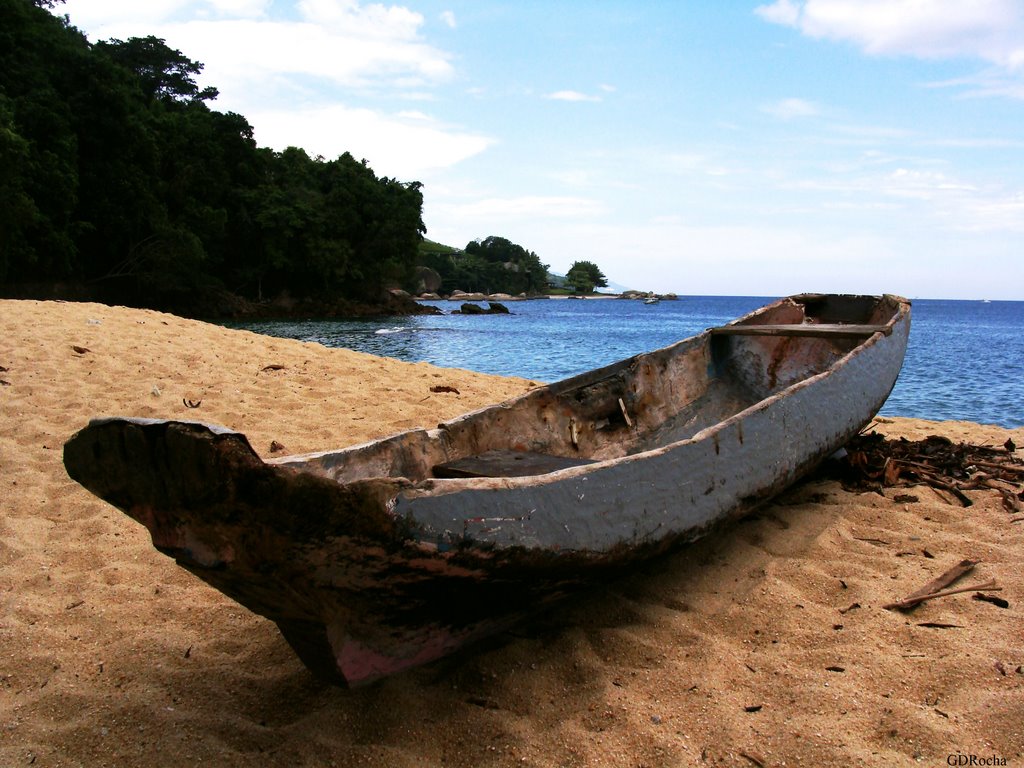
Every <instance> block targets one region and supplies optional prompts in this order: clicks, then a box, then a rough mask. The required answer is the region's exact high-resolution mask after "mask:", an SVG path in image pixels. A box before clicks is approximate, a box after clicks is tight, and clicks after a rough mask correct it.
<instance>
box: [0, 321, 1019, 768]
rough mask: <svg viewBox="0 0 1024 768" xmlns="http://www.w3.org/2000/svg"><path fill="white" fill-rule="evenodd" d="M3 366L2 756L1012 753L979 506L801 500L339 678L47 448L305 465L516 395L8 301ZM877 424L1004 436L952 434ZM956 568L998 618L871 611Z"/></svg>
mask: <svg viewBox="0 0 1024 768" xmlns="http://www.w3.org/2000/svg"><path fill="white" fill-rule="evenodd" d="M80 350H85V351H80ZM0 368H4V369H6V370H2V371H0V381H3V382H4V383H3V384H0V601H2V611H0V659H2V663H0V765H2V766H30V765H32V766H59V765H60V766H79V765H81V766H90V767H91V766H182V765H189V766H192V765H199V764H205V765H215V766H253V765H259V766H331V765H337V766H347V765H376V766H423V765H427V766H430V765H453V766H478V765H493V766H589V765H600V766H649V767H651V768H653V767H654V766H680V765H698V766H700V765H716V766H717V765H722V766H744V767H745V768H749V767H750V766H757V765H764V766H781V765H789V766H793V765H808V766H810V765H844V766H845V765H868V766H874V765H886V766H899V765H933V766H942V765H947V764H948V763H947V757H948V756H949V755H954V759H955V756H956V755H957V753H961V754H963V755H966V756H970V755H976V756H977V757H978V758H982V759H991V758H996V759H997V761H998V760H999V759H1005V761H1006V763H1005V764H1007V765H1024V672H1022V671H1021V665H1022V664H1024V619H1022V612H1021V606H1022V600H1024V569H1022V568H1021V562H1022V560H1024V547H1022V544H1024V523H1022V522H1013V520H1015V518H1014V517H1013V516H1012V515H1010V514H1008V513H1007V512H1006V511H1005V510H1004V509H1003V508H1002V506H1001V504H1000V499H999V496H998V495H997V494H996V493H995V492H994V491H969V492H968V495H969V496H970V497H971V498H972V499H973V500H974V502H975V503H974V505H973V506H972V507H970V508H967V509H964V508H962V507H960V506H959V505H955V504H951V503H950V502H949V499H948V498H945V497H943V496H942V495H941V494H940V493H939V492H937V491H934V490H932V489H930V488H918V489H915V490H914V491H912V493H913V494H914V495H915V496H917V497H918V499H919V501H918V502H916V503H897V502H895V501H893V500H892V497H893V496H894V495H895V493H896V491H892V492H890V491H887V492H886V495H885V496H882V495H878V494H874V493H862V494H861V493H853V492H847V491H844V490H843V489H842V488H841V487H840V486H839V485H838V484H837V483H835V482H833V481H824V480H817V481H813V482H809V483H805V484H802V485H800V486H798V487H797V488H795V489H793V490H791V491H789V492H788V493H787V494H785V495H784V496H783V497H782V498H781V499H779V500H778V501H776V502H775V503H774V504H772V505H770V506H768V507H766V508H764V509H762V510H761V511H760V512H759V513H758V514H757V515H755V516H754V517H752V518H749V519H748V520H746V521H743V522H741V523H738V524H736V525H733V526H731V527H728V528H725V529H722V530H720V531H718V532H716V533H715V534H713V535H712V536H710V537H708V538H706V539H704V540H702V541H701V542H698V543H697V544H695V545H693V546H690V547H688V548H686V549H684V550H683V551H681V552H679V553H677V554H675V555H672V556H670V557H667V558H665V559H663V560H661V561H658V562H657V563H656V564H654V565H652V566H650V567H648V568H646V569H644V570H643V571H641V572H638V573H636V574H634V575H632V576H630V577H629V578H627V579H625V580H623V581H621V582H619V583H617V584H615V585H614V586H612V587H610V588H608V589H606V590H604V591H602V592H600V593H598V594H592V595H588V596H586V597H584V598H582V599H580V600H578V601H576V602H574V603H572V604H569V605H565V606H562V607H561V609H559V610H557V611H555V612H552V613H549V614H547V615H544V616H541V617H539V618H538V619H537V620H536V621H534V622H532V623H530V624H528V625H526V626H524V627H521V628H520V629H518V630H516V631H515V632H514V633H512V634H508V635H505V636H502V637H499V638H496V639H494V640H493V641H488V642H486V643H484V644H483V645H481V646H478V647H477V648H474V649H472V650H470V651H468V652H465V653H462V654H460V655H458V656H456V657H453V658H451V659H447V660H444V661H441V662H439V663H436V664H433V665H430V666H427V667H424V668H421V669H418V670H414V671H412V672H410V673H406V674H403V675H399V676H397V677H394V678H390V679H388V680H385V681H383V682H381V683H379V684H377V685H374V686H372V687H370V688H368V689H363V690H358V691H346V690H342V689H338V688H333V687H330V686H327V685H324V684H322V683H320V682H318V681H317V680H316V679H314V678H313V677H311V676H310V674H309V673H308V672H307V671H306V669H305V668H304V667H303V666H302V665H301V664H300V663H299V661H298V660H297V659H296V657H295V656H294V655H293V654H292V652H291V650H290V649H289V648H288V646H287V645H286V643H285V642H284V640H283V639H282V638H281V637H280V635H279V634H278V632H277V629H276V627H275V626H274V625H273V624H272V623H270V622H269V621H267V620H265V619H263V618H261V617H258V616H255V615H253V614H251V613H250V612H248V611H247V610H246V609H244V608H242V607H241V606H239V605H237V604H236V603H234V602H232V601H231V600H229V599H228V598H227V597H225V596H223V595H222V594H220V593H219V592H217V591H215V590H213V589H211V588H209V587H207V586H205V585H204V584H203V583H201V582H200V581H198V580H197V579H195V578H194V577H192V576H191V575H189V574H188V573H186V572H185V571H183V570H181V569H180V568H178V567H177V566H176V565H175V564H174V563H173V562H172V561H171V560H170V559H168V558H166V557H164V556H162V555H160V554H159V553H157V552H156V551H155V550H154V549H153V548H152V546H151V545H150V542H149V537H148V534H147V533H146V532H145V530H144V529H143V528H142V527H141V526H139V525H138V524H136V523H135V522H134V521H132V520H130V519H129V518H127V517H126V516H124V515H122V514H121V513H120V512H118V511H117V510H116V509H114V508H112V507H110V506H108V505H106V504H104V503H103V502H101V501H99V500H98V499H96V498H94V497H93V496H91V495H90V494H88V493H87V492H86V491H85V490H83V489H82V488H80V487H79V486H78V485H76V484H75V483H73V482H72V481H71V480H70V479H68V477H67V475H66V474H65V472H64V470H63V465H62V463H61V448H62V445H63V443H64V441H65V440H66V439H67V438H68V437H69V436H70V435H71V434H72V433H73V432H74V431H76V430H77V429H79V428H81V427H82V426H84V425H85V424H86V422H87V421H88V420H89V419H90V418H92V417H95V416H101V415H131V416H147V417H156V418H187V419H198V420H202V421H209V422H213V423H219V424H224V425H226V426H228V427H231V428H233V429H236V430H238V431H240V432H243V433H245V434H246V435H248V437H249V439H250V441H251V442H252V444H253V447H254V448H255V449H256V450H257V451H258V452H259V453H260V454H261V455H263V456H269V455H270V446H271V443H272V442H273V441H276V442H278V443H280V444H281V445H283V446H284V447H285V450H286V452H290V453H300V452H306V451H314V450H323V449H328V448H336V447H341V446H345V445H350V444H353V443H357V442H362V441H365V440H369V439H373V438H376V437H379V436H382V435H385V434H389V433H393V432H396V431H399V430H402V429H407V428H410V427H414V426H431V425H433V424H436V423H437V422H438V421H441V420H444V419H448V418H451V417H453V416H455V415H457V414H460V413H463V412H466V411H469V410H472V409H474V408H477V407H480V406H483V405H486V404H489V403H493V402H498V401H500V400H503V399H506V398H508V397H511V396H513V395H516V394H518V393H520V392H522V391H524V390H525V389H526V388H527V387H528V386H530V383H529V382H527V381H524V380H521V379H506V378H497V377H492V376H485V375H482V374H476V373H471V372H468V371H461V370H451V369H440V368H435V367H432V366H430V365H426V364H422V363H421V364H416V365H412V364H407V363H400V362H397V361H393V360H387V359H382V358H377V357H372V356H369V355H363V354H358V353H355V352H350V351H346V350H337V349H327V348H324V347H322V346H319V345H316V344H305V343H300V342H295V341H287V340H281V339H273V338H269V337H264V336H260V335H257V334H252V333H247V332H242V331H232V330H226V329H224V328H221V327H218V326H214V325H208V324H204V323H200V322H195V321H191V320H184V319H181V318H178V317H174V316H171V315H165V314H160V313H157V312H148V311H138V310H128V309H123V308H111V307H106V306H101V305H97V304H66V303H58V302H33V301H0ZM438 385H442V386H445V387H451V388H454V389H457V390H458V393H457V394H456V393H454V392H437V393H435V392H431V391H430V388H431V387H435V386H438ZM183 401H189V402H191V403H193V404H195V403H197V402H198V403H199V406H198V407H197V408H194V409H192V408H188V407H187V406H186V404H185V403H184V402H183ZM200 401H201V402H200ZM881 429H882V430H884V431H885V432H887V433H888V434H891V435H906V436H907V437H920V436H924V435H927V434H932V433H938V434H944V435H947V436H949V437H951V438H952V439H954V440H966V441H970V442H976V443H981V442H990V443H994V444H1002V443H1003V442H1004V441H1005V440H1006V438H1007V437H1009V436H1012V437H1013V439H1014V440H1015V441H1016V443H1017V444H1018V445H1024V429H1017V430H1003V429H999V428H997V427H985V426H979V425H977V424H969V423H963V422H947V423H934V422H922V421H915V420H909V419H892V420H888V421H887V423H883V424H882V425H881ZM275 455H280V454H275ZM899 492H900V493H906V492H907V491H906V490H905V489H900V490H899ZM964 558H970V559H974V560H979V561H981V562H980V564H979V565H978V566H977V567H976V568H975V571H974V573H973V574H972V575H971V576H969V577H967V579H965V582H966V583H971V582H973V581H988V580H995V581H996V582H997V584H998V585H999V586H1000V587H1001V588H1002V591H1001V592H1000V593H999V594H1000V596H1002V597H1003V598H1005V599H1006V600H1007V601H1008V602H1009V608H1000V607H998V606H996V605H993V604H992V603H988V602H982V601H978V600H974V599H972V596H971V594H970V593H966V594H961V595H956V596H952V597H948V598H943V599H939V600H933V601H929V602H927V603H925V604H923V605H921V606H920V607H918V608H917V609H915V610H914V611H913V612H910V613H898V612H893V611H887V610H884V609H883V608H882V606H883V605H884V604H886V603H888V602H891V601H892V600H894V599H897V598H900V597H902V596H904V595H906V594H908V593H910V592H912V591H913V590H915V589H916V588H917V587H919V586H921V585H923V584H924V583H925V582H927V581H929V580H930V579H931V578H933V577H935V576H936V575H938V574H939V573H941V572H943V571H944V570H946V569H947V568H949V567H950V566H952V565H953V564H955V563H956V562H958V561H960V560H962V559H964ZM928 623H931V624H945V625H953V626H949V627H946V628H937V627H929V626H922V624H928ZM954 764H955V763H954ZM992 764H997V765H998V764H1000V763H999V762H995V763H992Z"/></svg>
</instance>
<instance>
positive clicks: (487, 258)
mask: <svg viewBox="0 0 1024 768" xmlns="http://www.w3.org/2000/svg"><path fill="white" fill-rule="evenodd" d="M419 263H420V264H421V265H423V266H426V267H430V268H431V269H433V270H434V271H435V272H437V273H438V274H439V275H440V276H441V292H442V293H451V292H452V291H453V290H456V289H458V290H463V291H468V292H470V293H476V292H479V293H488V294H490V293H508V294H512V295H519V294H521V293H525V294H526V295H528V296H535V295H538V294H542V293H545V292H546V291H547V287H548V265H547V264H542V263H541V261H540V258H539V257H538V256H537V254H536V253H534V252H533V251H528V250H526V249H525V248H524V247H523V246H521V245H516V244H515V243H513V242H511V241H509V240H507V239H506V238H504V237H498V236H496V235H491V236H489V237H486V238H483V239H481V240H473V241H472V242H469V243H467V244H466V247H465V248H464V249H462V250H461V251H460V250H458V249H456V248H451V247H449V246H444V245H440V244H439V243H432V242H430V241H424V243H423V245H421V246H420V256H419Z"/></svg>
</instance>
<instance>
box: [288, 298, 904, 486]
mask: <svg viewBox="0 0 1024 768" xmlns="http://www.w3.org/2000/svg"><path fill="white" fill-rule="evenodd" d="M900 306H901V305H900V300H899V299H898V298H897V297H891V296H882V297H874V296H836V295H817V294H814V295H811V294H808V295H803V296H795V297H790V298H787V299H782V300H780V301H777V302H775V303H774V304H770V305H768V306H766V307H763V308H761V309H759V310H757V311H755V312H753V313H751V314H749V315H746V316H745V317H742V318H740V319H739V320H736V321H734V322H732V323H730V324H728V325H725V326H721V327H719V328H712V329H708V331H706V332H705V333H702V334H700V335H698V336H694V337H692V338H689V339H685V340H683V341H680V342H677V343H676V344H673V345H671V346H669V347H665V348H663V349H659V350H656V351H654V352H649V353H645V354H641V355H637V356H635V357H632V358H628V359H626V360H622V361H620V362H617V363H613V364H612V365H609V366H605V367H603V368H599V369H596V370H593V371H588V372H587V373H583V374H580V375H578V376H574V377H572V378H569V379H565V380H563V381H559V382H556V383H553V384H549V385H546V386H543V387H538V388H536V389H533V390H531V391H529V392H527V393H525V394H524V395H522V396H520V397H518V398H515V399H513V400H510V401H507V402H505V403H501V404H498V405H494V406H489V407H487V408H484V409H481V410H478V411H474V412H472V413H468V414H465V415H463V416H460V417H458V418H456V419H453V420H451V421H447V422H444V423H442V424H439V425H438V426H437V428H435V429H430V430H425V429H418V430H412V431H409V432H404V433H401V434H398V435H395V436H393V437H389V438H385V439H383V440H380V441H376V442H373V443H367V444H365V445H361V446H354V447H351V448H346V449H343V450H339V451H330V452H324V453H317V454H307V455H304V456H293V457H285V458H282V459H277V460H273V461H272V463H275V464H280V465H286V466H294V467H296V468H302V469H304V470H307V471H313V472H316V473H318V474H324V475H327V476H329V477H331V478H332V479H334V480H336V481H338V482H352V481H355V480H362V479H368V478H373V477H404V478H407V479H409V480H410V481H412V482H414V483H415V482H420V481H424V480H428V479H431V478H459V477H463V478H472V477H519V476H532V475H542V474H547V473H550V472H555V471H558V470H561V469H565V468H567V467H573V466H579V465H583V464H588V463H592V462H598V461H604V460H608V459H615V458H620V457H623V456H628V455H633V454H637V453H642V452H645V451H649V450H653V449H656V448H660V447H663V446H666V445H670V444H672V443H675V442H679V441H681V440H686V439H688V438H691V437H693V436H694V435H696V434H697V433H698V432H700V431H701V430H704V429H706V428H707V427H710V426H713V425H714V424H717V423H719V422H722V421H724V420H725V419H727V418H729V417H730V416H733V415H734V414H736V413H739V412H740V411H742V410H744V409H746V408H749V407H750V406H753V405H755V404H757V403H758V402H760V401H762V400H764V399H765V398H768V397H771V396H772V395H774V394H776V393H777V392H780V391H782V390H784V389H786V388H787V387H790V386H792V385H794V384H796V383H798V382H800V381H803V380H805V379H807V378H809V377H811V376H814V375H816V374H818V373H821V372H823V371H826V370H828V369H829V368H830V367H831V366H832V365H834V364H835V363H836V362H837V361H838V360H840V359H841V358H843V357H844V356H845V355H847V354H849V353H850V352H851V351H853V350H854V349H855V348H856V347H857V346H858V345H860V344H862V343H863V342H864V341H865V340H867V339H869V338H870V337H871V336H873V335H874V334H876V333H882V334H888V333H891V331H892V326H893V324H894V323H895V321H896V319H897V316H898V314H899V309H900Z"/></svg>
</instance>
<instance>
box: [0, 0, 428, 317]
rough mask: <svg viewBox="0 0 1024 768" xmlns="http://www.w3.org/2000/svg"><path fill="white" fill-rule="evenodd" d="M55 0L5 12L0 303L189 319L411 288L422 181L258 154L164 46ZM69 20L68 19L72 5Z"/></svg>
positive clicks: (245, 127)
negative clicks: (83, 22)
mask: <svg viewBox="0 0 1024 768" xmlns="http://www.w3.org/2000/svg"><path fill="white" fill-rule="evenodd" d="M58 2H59V0H34V1H32V2H30V0H0V200H2V201H3V205H0V290H2V291H3V293H5V294H6V295H26V294H29V293H30V292H31V291H32V290H35V291H37V292H44V291H45V290H48V288H47V286H49V290H53V286H55V285H57V284H64V285H69V286H75V287H77V288H78V289H79V295H81V296H82V297H87V298H97V299H101V300H108V299H114V300H118V301H122V302H125V303H135V304H138V305H144V306H153V307H160V308H172V309H176V310H183V311H185V312H192V313H204V312H205V313H210V312H214V313H216V312H217V311H218V310H222V309H224V307H223V306H222V305H223V304H224V302H225V301H226V300H227V299H230V298H237V299H238V300H239V301H242V300H249V301H258V300H260V299H262V298H264V297H271V296H280V295H282V294H283V293H286V294H290V295H292V296H294V297H301V298H318V299H322V300H325V301H336V300H338V299H347V300H350V301H358V302H370V303H374V302H377V301H378V300H379V299H380V297H381V296H382V295H385V294H383V289H384V288H385V287H386V286H389V285H411V280H412V275H413V271H414V268H415V264H416V258H417V247H418V245H419V243H420V241H421V239H422V235H423V233H424V231H425V230H424V226H423V221H422V215H421V214H422V204H423V197H422V193H421V191H420V184H419V183H417V182H412V183H403V182H399V181H397V180H395V179H389V178H378V177H377V176H376V175H375V174H374V172H373V171H372V169H371V168H369V167H368V166H367V164H366V162H365V161H362V162H360V161H357V160H356V159H355V158H353V157H352V156H351V155H350V154H348V153H346V154H344V155H342V156H341V157H338V158H337V159H334V160H325V159H324V158H321V157H316V158H311V157H309V156H308V155H307V154H306V153H305V152H304V151H303V150H301V149H295V148H291V149H287V150H285V151H283V152H274V151H271V150H269V149H266V148H259V147H257V146H256V143H255V141H254V140H253V129H252V126H251V125H249V123H248V122H247V121H246V119H245V118H244V117H243V116H241V115H238V114H233V113H226V114H225V113H221V112H217V111H215V110H214V109H211V107H210V106H209V104H210V102H212V101H214V100H215V98H216V96H217V92H216V90H215V89H214V88H205V89H202V90H201V89H200V88H199V87H198V86H197V84H196V79H195V78H196V76H197V75H199V74H200V72H201V71H202V64H200V63H198V62H194V61H191V60H190V59H188V58H187V56H186V55H184V54H183V53H182V52H180V51H177V50H173V49H171V48H170V47H168V46H167V45H166V44H165V42H164V41H163V40H160V39H158V38H155V37H147V38H133V39H130V40H127V41H121V40H109V41H104V42H97V43H90V42H89V40H88V39H87V38H86V37H85V36H84V35H83V34H82V33H81V32H80V31H79V30H77V29H76V28H75V27H73V26H71V25H70V23H69V21H68V20H67V18H66V17H64V16H60V15H57V14H56V13H55V11H54V9H55V6H57V3H58ZM58 10H59V8H58Z"/></svg>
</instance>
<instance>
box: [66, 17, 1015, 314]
mask: <svg viewBox="0 0 1024 768" xmlns="http://www.w3.org/2000/svg"><path fill="white" fill-rule="evenodd" d="M55 12H56V13H66V14H67V15H68V16H69V18H70V20H71V23H72V24H73V25H75V26H76V27H78V28H79V29H80V30H82V31H83V32H84V33H85V34H86V35H87V36H88V37H89V39H90V40H92V41H99V40H107V39H110V38H116V39H120V40H125V39H128V38H130V37H144V36H147V35H155V36H157V37H160V38H162V39H164V40H165V41H166V42H167V44H168V45H169V46H170V47H172V48H174V49H177V50H180V51H181V52H182V53H184V54H185V55H186V56H188V57H189V58H190V59H193V60H195V61H199V62H202V63H203V64H204V66H205V69H204V71H203V73H202V75H201V77H200V78H199V84H200V85H201V86H203V87H205V86H209V85H212V86H214V87H216V88H217V89H218V90H219V91H220V96H219V97H218V99H217V100H216V101H215V102H212V104H211V106H212V108H214V109H217V110H220V111H223V112H237V113H239V114H241V115H244V116H245V117H246V118H247V119H248V121H249V122H250V124H252V126H253V127H254V129H255V137H256V141H257V143H258V144H259V145H260V146H267V147H271V148H273V149H276V150H281V149H284V148H286V147H288V146H298V147H302V148H303V149H305V150H306V151H307V152H308V153H309V154H310V155H311V156H317V155H321V156H323V157H325V158H327V159H332V158H334V157H337V156H338V155H340V154H342V153H343V152H346V151H347V152H351V153H352V154H353V155H354V156H355V157H356V158H358V159H366V160H367V162H368V163H369V165H370V166H371V167H372V168H373V170H374V171H375V172H376V173H377V175H378V176H387V177H391V178H396V179H398V180H400V181H408V182H411V181H418V182H421V183H422V184H423V185H424V186H423V195H424V206H423V220H424V224H425V225H426V228H427V237H428V238H430V239H432V240H436V241H438V242H441V243H445V244H447V245H453V246H456V247H464V246H465V245H466V244H467V243H468V242H470V241H472V240H476V239H482V238H485V237H488V236H490V235H497V236H500V237H505V238H508V239H509V240H511V241H512V242H514V243H518V244H519V245H521V246H523V247H524V248H526V249H527V250H530V251H534V252H536V253H537V255H538V256H539V257H540V259H541V261H542V262H544V263H545V264H548V265H550V268H551V270H552V271H554V272H560V273H563V274H564V272H565V271H566V270H567V269H568V267H569V265H570V264H571V263H572V262H574V261H576V260H581V259H587V260H590V261H593V262H595V263H596V264H597V265H598V266H599V267H600V268H601V269H602V270H603V271H604V273H605V274H606V275H607V276H608V278H609V280H610V281H612V282H613V283H614V284H617V285H619V286H622V287H628V288H636V289H639V290H653V291H658V292H660V293H666V292H670V291H671V292H675V293H678V294H680V295H751V296H781V295H788V294H793V293H799V292H804V291H812V292H815V291H822V292H838V293H875V294H877V293H886V292H887V293H898V294H902V295H904V296H908V297H910V298H962V299H992V300H996V299H1018V300H1019V299H1024V0H774V1H771V0H764V1H763V2H757V1H756V0H755V1H754V2H743V1H741V0H685V1H684V0H644V1H642V2H641V1H639V0H578V1H577V2H570V1H569V0H507V1H504V0H438V1H437V2H435V1H434V0H424V1H423V2H416V1H414V0H409V1H408V2H405V3H395V4H391V3H388V2H383V3H369V2H361V1H360V0H146V2H139V1H138V0H67V2H66V3H65V4H64V5H63V6H60V5H58V6H56V8H55Z"/></svg>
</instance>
